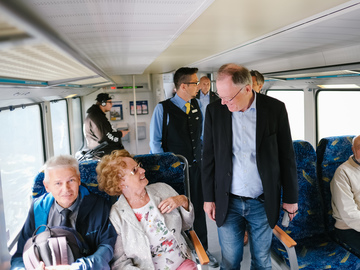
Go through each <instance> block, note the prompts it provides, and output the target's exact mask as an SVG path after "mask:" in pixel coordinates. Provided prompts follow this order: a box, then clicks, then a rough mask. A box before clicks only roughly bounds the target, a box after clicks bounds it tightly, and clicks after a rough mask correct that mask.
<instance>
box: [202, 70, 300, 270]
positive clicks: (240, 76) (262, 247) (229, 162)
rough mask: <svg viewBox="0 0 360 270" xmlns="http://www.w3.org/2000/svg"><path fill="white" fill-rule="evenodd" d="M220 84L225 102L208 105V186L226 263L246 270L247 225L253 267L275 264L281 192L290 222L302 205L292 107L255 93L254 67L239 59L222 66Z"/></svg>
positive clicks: (205, 190) (209, 207) (205, 160)
mask: <svg viewBox="0 0 360 270" xmlns="http://www.w3.org/2000/svg"><path fill="white" fill-rule="evenodd" d="M216 86H217V93H218V95H219V97H220V99H221V100H218V101H215V102H213V103H211V104H209V105H208V107H207V110H206V117H205V131H204V148H203V151H204V152H203V167H202V185H203V195H204V201H205V203H204V210H205V212H206V213H207V214H208V216H209V217H210V218H211V219H212V220H214V221H216V224H217V226H218V234H219V241H220V246H221V252H222V262H221V269H239V267H240V263H241V260H242V253H243V236H244V231H245V229H246V227H247V228H248V230H249V235H250V244H251V252H252V268H254V269H271V256H270V247H271V238H272V228H273V227H274V226H275V224H276V222H277V220H278V218H279V211H280V198H281V190H282V196H283V197H282V200H283V201H282V207H283V208H284V209H285V210H286V211H287V212H289V217H290V220H292V219H293V217H294V216H295V215H296V212H297V209H298V205H297V202H298V183H297V176H296V164H295V157H294V150H293V145H292V139H291V134H290V127H289V122H288V117H287V112H286V109H285V105H284V104H283V103H282V102H280V101H278V100H276V99H273V98H270V97H268V96H265V95H260V94H257V93H255V92H254V91H253V90H252V80H251V75H250V73H249V71H248V70H247V69H246V68H244V67H241V66H238V65H235V64H226V65H223V66H222V67H221V68H220V69H219V71H218V78H217V81H216ZM225 105H226V106H225Z"/></svg>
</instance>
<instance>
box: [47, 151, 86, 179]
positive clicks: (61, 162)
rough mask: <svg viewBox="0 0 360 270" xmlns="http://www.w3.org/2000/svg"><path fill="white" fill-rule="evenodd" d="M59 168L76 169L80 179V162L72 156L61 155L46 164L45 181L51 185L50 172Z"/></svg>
mask: <svg viewBox="0 0 360 270" xmlns="http://www.w3.org/2000/svg"><path fill="white" fill-rule="evenodd" d="M59 167H66V168H69V167H70V168H74V169H75V171H76V173H77V175H78V176H79V177H80V171H79V162H78V161H77V160H76V159H75V158H74V157H72V156H69V155H60V156H55V157H52V158H50V159H49V160H48V161H46V163H45V170H44V173H45V178H44V181H45V182H46V183H49V180H50V179H49V170H51V169H55V168H59Z"/></svg>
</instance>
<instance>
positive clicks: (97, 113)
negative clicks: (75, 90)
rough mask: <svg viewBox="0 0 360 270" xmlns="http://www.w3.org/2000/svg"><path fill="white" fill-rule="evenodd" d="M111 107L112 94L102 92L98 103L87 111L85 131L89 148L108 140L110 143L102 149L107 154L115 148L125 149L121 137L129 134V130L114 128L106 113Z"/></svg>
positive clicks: (97, 99) (98, 97)
mask: <svg viewBox="0 0 360 270" xmlns="http://www.w3.org/2000/svg"><path fill="white" fill-rule="evenodd" d="M111 108H112V101H111V96H110V95H109V94H107V93H100V94H98V95H97V97H96V104H94V105H92V106H91V107H90V108H89V109H88V110H87V111H86V113H87V116H86V118H85V122H84V133H85V138H86V142H87V147H88V148H89V149H93V148H95V147H96V146H98V145H99V144H101V143H102V142H104V141H106V142H108V145H107V146H106V147H105V148H103V149H102V151H104V153H105V154H110V153H111V152H112V151H113V150H119V149H124V146H123V144H122V143H121V138H122V137H124V136H125V135H126V134H128V133H129V131H128V130H126V131H125V130H123V131H116V130H113V127H112V125H111V124H110V122H109V120H108V119H107V117H106V114H105V113H106V112H109V111H110V110H111Z"/></svg>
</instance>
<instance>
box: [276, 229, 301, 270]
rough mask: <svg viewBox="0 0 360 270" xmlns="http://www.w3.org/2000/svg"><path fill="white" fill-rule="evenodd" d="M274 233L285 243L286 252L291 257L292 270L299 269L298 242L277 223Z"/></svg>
mask: <svg viewBox="0 0 360 270" xmlns="http://www.w3.org/2000/svg"><path fill="white" fill-rule="evenodd" d="M273 234H274V235H275V236H276V238H277V239H279V241H280V242H281V243H282V244H283V246H284V247H285V249H286V252H287V254H288V257H289V264H290V269H291V270H298V269H299V265H298V261H297V256H296V252H295V246H296V242H295V241H294V240H293V239H292V238H291V237H290V236H289V235H288V234H287V233H286V232H284V231H283V230H282V229H281V228H280V227H279V226H278V225H275V227H274V229H273Z"/></svg>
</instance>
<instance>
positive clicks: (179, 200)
mask: <svg viewBox="0 0 360 270" xmlns="http://www.w3.org/2000/svg"><path fill="white" fill-rule="evenodd" d="M179 206H182V207H183V208H184V209H185V210H186V211H189V201H188V198H187V197H186V196H185V195H178V196H174V197H169V198H167V199H165V200H163V201H162V202H161V203H159V205H158V208H159V210H160V212H161V214H165V213H170V212H171V211H172V210H174V209H175V208H178V207H179Z"/></svg>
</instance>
